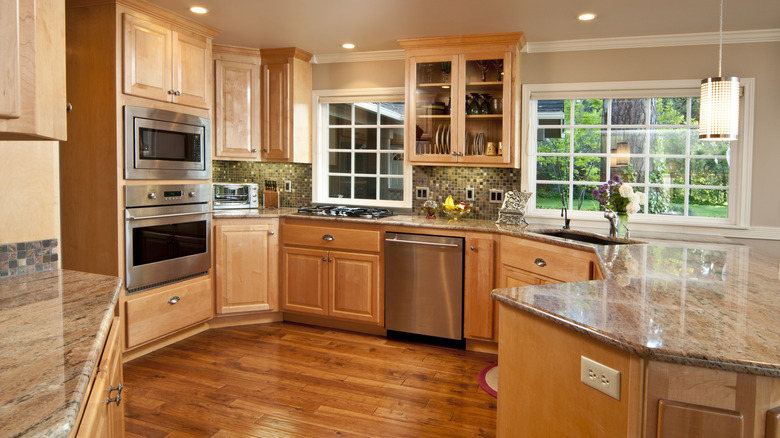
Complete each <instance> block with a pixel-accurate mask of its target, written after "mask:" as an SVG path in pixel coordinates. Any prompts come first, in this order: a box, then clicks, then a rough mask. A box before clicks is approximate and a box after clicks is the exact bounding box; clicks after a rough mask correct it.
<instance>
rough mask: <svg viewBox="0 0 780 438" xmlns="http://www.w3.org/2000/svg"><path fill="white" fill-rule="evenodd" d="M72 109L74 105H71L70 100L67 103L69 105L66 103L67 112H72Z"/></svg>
mask: <svg viewBox="0 0 780 438" xmlns="http://www.w3.org/2000/svg"><path fill="white" fill-rule="evenodd" d="M71 111H73V105H71V103H70V102H68V104H67V105H65V112H68V113H69V112H71Z"/></svg>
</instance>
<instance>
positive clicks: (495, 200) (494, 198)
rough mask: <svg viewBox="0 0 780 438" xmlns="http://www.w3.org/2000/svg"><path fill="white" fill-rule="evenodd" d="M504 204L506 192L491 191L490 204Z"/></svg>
mask: <svg viewBox="0 0 780 438" xmlns="http://www.w3.org/2000/svg"><path fill="white" fill-rule="evenodd" d="M502 202H504V191H503V190H495V189H490V203H491V204H500V203H502Z"/></svg>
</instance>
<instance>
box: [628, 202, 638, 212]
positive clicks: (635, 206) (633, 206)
mask: <svg viewBox="0 0 780 438" xmlns="http://www.w3.org/2000/svg"><path fill="white" fill-rule="evenodd" d="M637 211H639V204H638V203H636V202H629V203H628V204H626V213H628V214H634V213H636V212H637Z"/></svg>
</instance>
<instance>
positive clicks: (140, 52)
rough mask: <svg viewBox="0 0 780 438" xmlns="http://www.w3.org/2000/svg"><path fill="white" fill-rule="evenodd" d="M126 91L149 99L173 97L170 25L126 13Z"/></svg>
mask: <svg viewBox="0 0 780 438" xmlns="http://www.w3.org/2000/svg"><path fill="white" fill-rule="evenodd" d="M123 17H124V23H123V33H124V44H123V45H124V66H123V68H124V84H123V88H122V90H123V92H124V93H125V94H132V95H134V96H140V97H146V98H149V99H155V100H161V101H164V102H167V101H170V100H171V95H172V93H173V88H172V84H171V59H172V56H171V38H172V32H171V30H170V29H169V28H167V27H165V26H161V25H159V24H155V23H150V22H148V21H145V20H142V19H140V18H138V17H134V16H132V15H128V14H124V16H123Z"/></svg>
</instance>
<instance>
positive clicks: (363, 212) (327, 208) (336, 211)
mask: <svg viewBox="0 0 780 438" xmlns="http://www.w3.org/2000/svg"><path fill="white" fill-rule="evenodd" d="M298 214H305V215H309V216H340V217H358V218H363V219H380V218H383V217H388V216H392V215H393V212H392V210H389V209H387V208H363V207H347V206H344V205H341V206H336V205H315V206H311V207H301V208H299V209H298Z"/></svg>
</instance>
